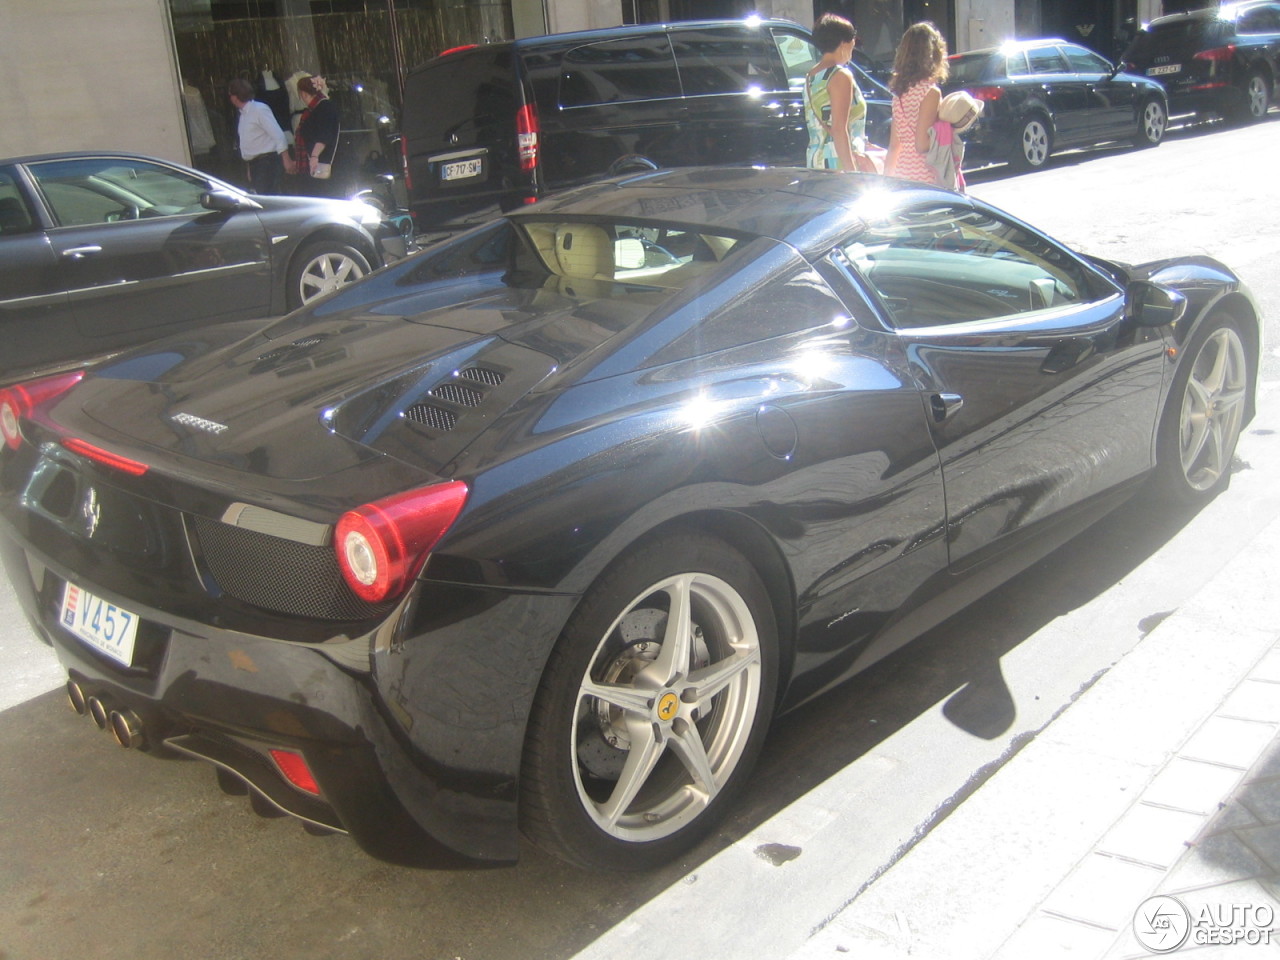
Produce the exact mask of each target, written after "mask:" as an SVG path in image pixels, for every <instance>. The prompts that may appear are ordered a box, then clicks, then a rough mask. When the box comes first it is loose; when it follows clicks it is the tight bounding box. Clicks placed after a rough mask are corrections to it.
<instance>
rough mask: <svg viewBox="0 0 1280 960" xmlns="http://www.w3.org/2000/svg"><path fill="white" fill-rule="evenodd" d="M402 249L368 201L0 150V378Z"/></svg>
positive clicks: (282, 306) (264, 300) (351, 269)
mask: <svg viewBox="0 0 1280 960" xmlns="http://www.w3.org/2000/svg"><path fill="white" fill-rule="evenodd" d="M404 252H405V249H404V238H403V237H402V236H401V235H400V233H399V231H397V230H395V229H393V228H391V227H389V226H388V225H386V224H384V223H383V222H382V218H381V215H380V214H379V213H378V212H377V211H376V210H374V209H373V208H372V207H370V206H369V205H367V204H362V203H351V202H348V201H343V200H321V199H316V198H313V197H259V196H250V195H248V194H246V193H244V192H243V191H241V190H239V189H237V188H235V187H233V186H230V185H229V184H226V183H223V182H221V181H219V180H216V179H214V178H213V177H210V176H209V175H208V174H205V173H200V172H199V171H197V170H192V169H190V168H188V167H184V166H181V165H179V164H176V163H169V162H167V161H164V160H156V159H153V158H150V157H141V156H136V155H133V154H127V153H66V154H46V155H42V156H31V157H17V158H14V159H9V160H0V335H2V336H3V342H4V350H3V351H0V382H3V381H4V380H6V379H12V378H13V377H14V376H17V375H19V374H21V373H22V372H23V371H26V370H30V369H31V368H34V367H38V366H43V365H47V364H55V363H61V362H67V361H76V360H81V359H84V358H86V357H91V356H94V355H98V354H103V353H107V352H109V351H111V350H116V349H120V348H121V347H126V346H131V345H134V344H138V343H144V342H146V341H148V340H153V339H155V338H157V337H160V336H163V335H164V334H166V333H170V332H173V331H175V330H182V329H185V328H190V327H204V326H206V325H208V324H210V323H218V322H223V321H227V320H241V319H244V318H246V317H263V316H268V315H271V314H279V313H283V312H284V311H285V310H287V309H292V308H294V307H297V306H300V305H301V304H303V303H306V302H308V301H310V300H312V299H314V298H316V297H318V296H322V295H324V294H326V293H329V292H331V291H333V290H335V289H337V288H338V287H340V286H342V285H343V284H345V283H348V282H350V281H352V280H355V279H358V278H359V277H362V276H364V275H365V274H366V273H368V272H369V271H370V270H371V269H373V268H374V267H377V266H381V265H382V264H383V263H384V262H385V261H386V260H387V259H388V257H390V256H393V255H395V254H397V253H398V254H399V255H401V256H403V255H404Z"/></svg>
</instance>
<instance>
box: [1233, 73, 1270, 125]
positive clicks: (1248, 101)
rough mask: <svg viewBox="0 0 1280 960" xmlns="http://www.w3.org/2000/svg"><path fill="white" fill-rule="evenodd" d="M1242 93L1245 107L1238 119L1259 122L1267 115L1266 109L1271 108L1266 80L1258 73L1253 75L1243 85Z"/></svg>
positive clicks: (1268, 86)
mask: <svg viewBox="0 0 1280 960" xmlns="http://www.w3.org/2000/svg"><path fill="white" fill-rule="evenodd" d="M1244 93H1245V107H1244V110H1243V111H1242V112H1241V115H1240V118H1241V119H1242V120H1244V121H1246V122H1249V121H1253V120H1261V119H1262V118H1263V117H1265V116H1266V115H1267V108H1268V107H1270V106H1271V87H1270V85H1269V84H1268V83H1267V78H1266V77H1264V76H1263V75H1262V74H1260V73H1255V74H1254V75H1253V76H1251V77H1250V78H1249V82H1248V83H1247V84H1246V85H1245V88H1244Z"/></svg>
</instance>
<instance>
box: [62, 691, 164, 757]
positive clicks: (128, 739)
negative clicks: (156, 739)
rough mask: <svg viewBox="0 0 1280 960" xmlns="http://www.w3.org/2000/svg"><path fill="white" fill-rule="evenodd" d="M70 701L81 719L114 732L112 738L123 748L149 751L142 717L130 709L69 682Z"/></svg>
mask: <svg viewBox="0 0 1280 960" xmlns="http://www.w3.org/2000/svg"><path fill="white" fill-rule="evenodd" d="M67 702H68V703H69V704H70V705H71V709H72V710H74V711H75V712H76V713H78V714H79V715H80V716H82V717H83V716H88V717H89V718H90V719H91V720H93V725H94V726H95V727H97V728H98V729H99V730H109V731H111V736H112V738H113V739H114V740H115V742H116V743H118V744H120V746H122V747H126V748H131V749H134V750H145V749H146V748H147V730H146V726H145V725H144V724H143V722H142V718H141V717H139V716H138V715H137V714H136V713H134V712H133V711H132V710H130V709H129V708H128V707H120V706H115V705H114V704H112V703H111V701H109V700H107V699H106V698H105V697H99V696H97V695H93V694H89V693H86V692H85V689H84V687H82V686H81V685H80V684H79V683H78V682H77V681H75V680H68V681H67Z"/></svg>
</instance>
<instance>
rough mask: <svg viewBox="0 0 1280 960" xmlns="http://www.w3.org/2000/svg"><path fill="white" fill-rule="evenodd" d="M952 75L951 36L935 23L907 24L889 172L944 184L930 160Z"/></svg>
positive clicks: (898, 62)
mask: <svg viewBox="0 0 1280 960" xmlns="http://www.w3.org/2000/svg"><path fill="white" fill-rule="evenodd" d="M946 79H947V42H946V40H944V39H943V38H942V34H941V33H939V32H938V28H937V27H935V26H934V25H933V24H932V23H917V24H914V25H912V26H911V27H910V28H908V30H907V32H906V33H904V34H903V35H902V41H901V42H900V43H899V44H898V53H897V56H895V57H894V59H893V76H891V77H890V78H889V90H890V92H892V93H893V129H892V130H890V132H889V156H888V158H887V159H886V160H885V165H884V172H885V173H887V174H888V175H889V176H891V177H902V178H903V179H904V180H919V181H921V182H923V183H932V184H940V181H939V179H938V174H937V171H935V170H934V169H933V167H931V166H930V165H929V163H928V161H927V160H925V154H926V153H927V152H928V150H929V128H930V127H932V126H933V124H934V123H935V122H936V121H937V119H938V103H939V102H940V101H941V100H942V90H941V89H940V88H939V86H938V84H940V83H942V82H943V81H944V80H946Z"/></svg>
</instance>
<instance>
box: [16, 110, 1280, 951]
mask: <svg viewBox="0 0 1280 960" xmlns="http://www.w3.org/2000/svg"><path fill="white" fill-rule="evenodd" d="M1277 135H1280V117H1277V116H1275V115H1274V114H1273V116H1272V118H1271V119H1270V120H1269V121H1268V122H1266V123H1263V124H1260V125H1258V126H1255V127H1251V128H1246V129H1240V130H1212V131H1209V130H1193V131H1179V132H1175V133H1174V135H1173V136H1172V137H1171V138H1170V139H1169V140H1168V141H1167V142H1166V143H1165V144H1164V145H1163V146H1161V147H1160V148H1158V149H1156V150H1154V151H1127V150H1126V151H1119V150H1116V151H1097V152H1093V153H1089V154H1081V155H1072V156H1068V157H1064V158H1059V159H1056V160H1054V161H1052V162H1051V164H1050V166H1049V168H1048V169H1046V170H1042V171H1039V172H1037V173H1035V174H1032V175H1025V176H1020V177H1008V178H1006V177H1004V175H1003V174H1000V173H992V174H979V175H977V176H975V177H974V178H973V179H972V182H971V189H972V192H973V193H975V194H976V195H978V196H980V197H982V198H984V199H987V200H990V201H992V202H994V203H995V204H997V205H998V206H1002V207H1004V208H1006V209H1008V210H1009V211H1010V212H1012V213H1014V214H1015V215H1017V216H1020V217H1023V218H1024V219H1026V220H1028V221H1030V222H1032V223H1035V224H1037V225H1038V226H1041V227H1043V228H1045V229H1047V230H1048V231H1049V232H1050V233H1052V234H1054V235H1055V236H1057V237H1059V238H1060V239H1062V240H1064V241H1066V242H1068V243H1070V244H1072V245H1073V246H1076V247H1078V248H1081V249H1084V250H1088V251H1090V252H1094V253H1098V254H1100V255H1103V256H1108V257H1112V258H1116V259H1123V260H1128V261H1131V262H1138V261H1142V260H1147V259H1153V258H1158V257H1162V256H1168V255H1172V254H1176V253H1186V252H1203V253H1208V254H1212V255H1214V256H1218V257H1219V258H1220V259H1223V260H1224V261H1225V262H1227V263H1229V264H1230V265H1232V266H1233V267H1235V268H1236V269H1237V270H1238V271H1239V272H1240V273H1241V274H1242V275H1243V276H1244V278H1245V280H1246V281H1247V282H1248V283H1249V284H1250V285H1251V287H1252V288H1253V290H1254V292H1255V293H1256V294H1257V295H1258V297H1259V298H1260V300H1261V301H1262V303H1263V308H1264V311H1265V312H1266V315H1267V316H1268V318H1269V322H1268V346H1267V347H1266V348H1265V349H1266V355H1265V357H1264V363H1263V369H1262V373H1263V380H1264V381H1266V382H1267V383H1268V384H1275V383H1276V382H1277V381H1280V354H1277V352H1276V345H1277V344H1280V338H1278V337H1277V336H1276V334H1277V332H1278V331H1277V324H1278V323H1280V271H1276V270H1275V267H1274V264H1275V263H1276V262H1277V255H1278V254H1280V226H1278V225H1277V224H1276V223H1275V220H1274V211H1275V210H1276V209H1278V208H1280V184H1278V183H1277V181H1276V179H1275V177H1274V175H1273V173H1272V171H1271V170H1270V169H1269V168H1270V166H1271V165H1272V160H1271V158H1272V157H1273V156H1274V153H1273V150H1274V144H1275V142H1276V138H1277ZM1222 171H1229V173H1227V174H1225V175H1224V173H1223V172H1222ZM1278 420H1280V416H1278V415H1277V409H1276V404H1274V403H1269V404H1268V406H1267V408H1266V411H1265V415H1264V416H1263V417H1262V418H1260V420H1259V421H1258V422H1256V423H1255V424H1254V425H1253V426H1252V427H1251V428H1250V434H1249V436H1248V437H1247V438H1246V443H1245V446H1244V448H1243V449H1244V451H1245V453H1244V454H1243V455H1242V457H1241V459H1240V461H1239V463H1238V469H1239V471H1240V473H1239V482H1236V483H1233V486H1232V488H1231V490H1230V491H1229V492H1228V494H1227V496H1229V497H1233V498H1236V499H1237V500H1238V509H1236V510H1232V511H1224V510H1218V511H1216V513H1215V516H1214V518H1213V522H1212V523H1207V522H1205V519H1204V517H1203V516H1202V517H1187V516H1176V515H1169V514H1167V513H1161V512H1157V511H1155V510H1152V509H1150V508H1149V507H1147V506H1146V505H1145V504H1143V503H1142V502H1141V501H1139V502H1137V503H1135V504H1134V505H1133V506H1131V507H1127V508H1125V509H1124V510H1122V511H1121V512H1120V513H1118V514H1116V515H1115V516H1114V517H1113V518H1112V519H1111V520H1110V521H1108V522H1107V523H1106V524H1103V525H1101V526H1099V527H1098V528H1096V529H1095V530H1094V531H1091V532H1090V533H1089V534H1087V535H1085V536H1083V537H1080V538H1078V539H1077V540H1075V541H1073V542H1072V543H1071V544H1068V545H1067V546H1066V547H1064V548H1063V549H1061V550H1059V551H1058V552H1057V553H1055V554H1054V555H1053V556H1052V557H1050V558H1048V559H1047V560H1045V561H1042V562H1041V563H1040V564H1038V565H1037V566H1035V567H1033V568H1032V569H1031V570H1029V571H1027V572H1026V573H1024V574H1022V575H1021V576H1019V577H1018V578H1016V579H1015V580H1013V581H1011V582H1010V583H1009V584H1007V585H1005V586H1004V587H1002V588H1001V589H1000V590H998V591H996V592H995V593H993V594H991V595H990V596H989V597H987V598H985V599H984V600H982V601H980V602H979V603H977V604H975V605H974V606H972V607H970V608H969V609H968V610H967V611H965V612H964V613H962V614H960V615H958V616H957V617H955V618H953V619H952V620H951V621H949V622H948V623H946V624H944V625H943V626H941V627H939V628H938V629H936V630H934V631H933V632H932V633H930V634H929V635H927V636H926V637H923V638H921V639H920V640H918V641H917V642H915V643H914V644H912V645H910V646H909V647H908V648H906V649H904V650H903V651H901V652H900V653H898V654H896V655H895V656H893V657H891V658H890V659H889V660H886V661H885V662H883V663H882V664H880V665H878V666H877V667H876V668H874V669H873V670H871V671H869V672H868V673H866V674H864V675H862V676H860V677H858V678H855V680H853V681H851V682H850V683H848V684H845V685H844V686H843V687H841V688H839V689H838V690H836V691H834V692H833V693H831V694H829V695H827V696H826V697H824V698H822V699H820V700H819V701H817V702H815V703H812V704H810V705H808V706H807V707H805V708H803V709H802V710H799V711H797V712H795V713H793V714H791V715H789V716H787V717H784V718H782V719H781V720H780V721H779V722H778V723H777V725H776V728H775V730H774V731H773V734H772V736H771V739H770V741H769V743H768V745H767V748H766V752H765V755H764V757H763V759H762V762H761V764H760V767H759V769H758V772H757V774H756V776H755V778H754V789H753V791H752V794H751V796H750V797H749V798H748V802H747V803H745V804H744V805H743V807H742V808H741V809H740V810H739V811H737V814H736V815H735V816H734V817H733V818H732V819H731V820H730V821H729V822H728V823H727V824H726V825H725V826H724V828H723V829H722V830H721V831H720V832H719V834H718V835H717V836H716V837H713V838H712V839H711V840H709V841H708V842H707V843H706V844H704V845H703V847H702V848H701V849H699V850H698V851H696V852H695V854H694V855H693V856H691V857H689V858H688V859H687V860H686V861H684V862H682V863H678V864H674V865H672V866H671V867H669V868H668V869H665V870H661V871H658V872H655V873H653V874H648V875H644V876H639V877H636V876H621V877H619V876H613V875H601V874H586V873H582V872H580V871H577V870H573V869H570V868H567V867H565V866H563V865H561V864H560V863H558V862H557V861H554V860H552V859H550V858H549V857H546V856H544V855H542V854H540V853H539V852H538V851H536V850H534V849H532V848H526V850H525V851H524V853H525V856H524V858H523V860H522V862H521V863H520V865H519V866H517V867H515V868H511V869H504V870H489V871H465V872H427V871H415V870H408V869H403V868H398V867H393V866H389V865H386V864H382V863H379V862H376V861H373V860H370V859H369V858H367V857H366V856H365V855H364V854H362V853H361V852H360V851H359V850H358V849H357V848H356V847H355V846H354V845H353V844H352V843H350V842H349V841H347V840H345V839H344V838H342V837H327V838H317V837H312V836H308V835H306V834H304V833H303V831H302V830H301V828H300V827H299V826H298V825H297V824H296V823H294V822H292V821H289V820H263V819H260V818H258V817H256V816H255V815H254V814H253V813H251V812H250V810H249V809H248V806H247V804H246V803H245V802H244V800H243V799H242V798H232V797H227V796H224V795H222V794H221V793H219V792H218V791H217V788H216V786H215V784H214V779H213V775H212V773H211V772H210V771H209V770H208V769H207V768H206V767H205V766H203V765H201V764H197V763H194V762H185V761H177V760H173V761H162V760H157V759H155V758H152V757H149V756H146V755H142V754H138V753H136V752H132V751H124V750H121V749H119V748H118V747H116V746H115V745H114V744H113V743H112V742H111V741H110V739H109V738H108V737H107V736H106V735H104V734H101V733H99V732H98V731H96V730H95V729H94V728H93V727H92V726H91V724H89V722H88V721H86V720H83V719H81V718H78V717H76V716H74V715H73V714H72V713H71V712H70V711H69V710H68V709H67V708H66V707H65V705H64V703H63V699H62V694H61V692H60V690H56V689H54V688H55V687H56V686H57V685H58V684H59V683H60V678H61V674H60V672H59V671H58V670H57V669H56V666H55V665H54V664H53V663H52V658H51V655H50V654H49V653H48V651H47V648H44V647H42V646H40V645H39V644H37V643H36V642H35V641H33V640H32V639H31V638H30V636H29V635H28V632H27V629H26V626H25V624H24V623H23V622H22V621H21V618H20V615H19V614H18V613H17V610H16V607H15V604H14V602H13V600H12V597H11V596H10V595H9V593H8V591H7V590H6V589H5V587H4V586H3V585H0V675H3V676H4V677H5V683H4V688H3V689H2V690H0V822H2V823H3V824H4V830H3V833H2V834H0V903H4V904H6V907H5V908H4V909H3V910H0V960H28V958H32V960H34V958H40V960H62V958H68V960H69V958H73V957H74V958H80V957H82V956H84V955H85V953H86V952H87V953H89V954H91V955H93V956H95V957H101V958H106V960H113V958H124V957H128V958H130V960H153V958H154V960H171V958H172V957H173V956H175V955H179V956H182V957H184V958H190V960H203V958H210V960H213V958H217V960H237V958H246V960H247V958H254V960H257V958H262V957H272V958H275V960H292V958H295V957H298V958H302V957H306V958H308V960H323V958H343V960H350V958H363V957H369V958H374V957H377V958H379V960H397V958H415V960H430V958H466V960H508V958H511V960H515V958H519V960H526V958H529V957H540V958H557V957H568V956H571V955H572V954H573V953H574V952H576V951H577V950H578V949H580V948H582V947H583V946H585V945H587V944H588V943H590V942H591V941H592V940H593V939H594V938H595V937H596V936H598V935H599V934H600V933H601V932H602V931H603V930H605V929H606V928H608V927H610V926H612V925H613V924H615V923H616V922H618V921H619V920H621V919H622V918H624V917H626V916H627V915H628V914H629V913H630V912H631V911H632V910H634V909H635V908H637V907H639V906H641V905H642V904H644V903H645V902H646V901H647V900H649V899H650V898H651V897H652V896H653V895H654V894H655V893H657V892H658V891H660V890H662V889H664V888H665V887H667V886H669V885H671V884H675V883H680V882H682V881H683V880H684V879H685V878H686V874H687V873H688V872H690V871H696V869H697V867H698V864H699V863H700V862H702V861H703V860H704V859H705V858H707V857H709V856H710V855H712V854H713V853H715V852H716V851H717V850H718V849H720V848H721V847H723V846H724V845H726V844H728V843H732V842H733V841H735V840H736V839H738V838H739V837H741V836H743V835H744V834H745V833H747V832H748V831H749V830H750V829H751V828H752V827H754V826H756V825H757V824H759V823H761V822H763V821H764V820H765V819H767V818H768V817H770V816H772V815H774V814H775V813H777V812H778V811H780V810H783V809H784V808H785V807H786V806H787V805H788V804H789V803H790V802H791V801H792V800H794V799H796V798H797V797H799V796H800V795H801V794H803V793H804V792H805V791H807V790H809V789H810V788H812V787H813V786H815V785H817V784H819V783H821V782H822V781H823V780H824V779H825V778H827V777H828V776H830V775H831V774H832V773H834V772H835V771H837V770H840V769H843V768H844V767H846V766H848V765H849V764H851V763H859V762H862V763H866V758H868V757H874V756H875V754H876V748H877V747H878V746H879V745H880V744H882V743H884V741H885V740H886V739H888V738H889V737H890V736H891V735H894V734H901V733H904V732H905V733H907V734H909V736H907V737H905V738H904V737H901V736H900V737H899V738H898V740H899V741H905V742H908V743H910V744H911V746H910V747H909V748H907V752H906V753H902V752H900V753H899V760H898V762H897V763H896V765H895V764H887V763H886V764H881V765H878V766H876V765H871V764H868V776H867V781H866V782H867V788H866V791H865V794H866V801H865V821H866V833H867V844H866V847H865V849H863V850H861V851H859V853H858V855H857V856H856V857H855V858H854V859H853V860H852V861H851V862H850V865H849V869H850V871H851V872H852V873H853V875H865V876H866V877H868V878H870V877H871V876H873V875H875V873H876V872H877V871H878V870H881V869H883V868H884V866H886V865H887V864H888V863H890V862H892V860H893V859H894V858H895V857H896V856H899V855H900V853H901V850H902V849H903V846H904V843H905V842H909V840H910V838H911V837H913V836H916V835H918V834H919V832H920V831H921V830H927V829H928V826H929V824H930V823H931V822H934V821H936V819H937V817H938V816H939V815H940V813H941V812H944V811H945V810H946V809H947V808H948V806H949V805H954V804H955V803H957V802H963V797H964V795H965V793H966V791H967V790H968V789H970V788H971V786H972V785H973V784H974V783H976V782H978V781H979V780H980V779H981V778H982V777H984V776H985V775H987V774H988V773H989V772H990V770H991V769H992V766H993V765H996V764H999V763H1000V762H1001V760H1002V758H1003V757H1004V756H1006V755H1007V754H1008V752H1009V751H1010V749H1011V745H1012V744H1014V743H1015V742H1017V741H1019V739H1020V738H1025V737H1026V736H1028V735H1030V734H1031V733H1034V731H1035V730H1036V729H1038V728H1039V727H1040V726H1043V724H1044V723H1045V722H1047V721H1048V719H1049V718H1050V717H1051V716H1052V715H1053V714H1054V713H1056V712H1057V711H1058V710H1059V709H1061V707H1062V706H1063V705H1064V704H1066V703H1068V702H1069V701H1070V699H1071V698H1072V697H1073V696H1075V695H1076V694H1077V693H1078V692H1079V691H1080V690H1081V689H1083V688H1084V687H1085V686H1086V685H1087V684H1089V683H1090V682H1091V681H1092V680H1093V679H1094V678H1095V677H1096V676H1097V675H1098V674H1099V673H1100V672H1101V671H1104V670H1106V669H1107V668H1108V667H1109V666H1110V665H1111V664H1112V663H1113V662H1115V660H1116V659H1118V658H1119V657H1120V656H1123V654H1124V653H1125V652H1126V651H1125V648H1124V647H1125V643H1126V642H1128V641H1121V642H1119V643H1117V642H1116V641H1115V640H1114V639H1113V640H1106V641H1104V640H1101V639H1099V638H1100V637H1101V636H1102V631H1098V630H1095V629H1092V627H1093V626H1094V625H1096V624H1097V623H1098V622H1099V619H1098V618H1107V619H1108V620H1113V619H1114V618H1122V622H1126V623H1131V624H1132V630H1131V635H1132V636H1131V640H1132V642H1136V640H1137V639H1138V638H1139V637H1140V636H1141V635H1142V632H1143V631H1144V630H1149V629H1150V627H1151V626H1152V625H1153V624H1154V623H1155V622H1158V620H1159V618H1160V617H1161V616H1163V615H1164V614H1165V613H1167V611H1169V610H1171V609H1173V608H1174V607H1176V606H1177V603H1178V599H1179V596H1180V595H1181V594H1182V592H1183V591H1185V590H1186V589H1188V587H1190V586H1192V585H1194V584H1195V583H1197V582H1201V581H1202V580H1204V579H1207V578H1208V577H1209V576H1211V575H1212V572H1213V571H1214V570H1216V569H1217V567H1218V566H1220V565H1221V563H1222V562H1224V561H1225V558H1227V557H1229V556H1230V555H1231V554H1232V553H1233V552H1234V549H1233V547H1234V545H1236V544H1238V543H1240V542H1242V541H1243V539H1245V538H1247V537H1248V536H1249V535H1250V534H1251V533H1252V532H1253V531H1254V530H1256V529H1257V528H1258V527H1259V526H1260V525H1261V523H1262V521H1263V520H1264V519H1265V518H1266V517H1267V516H1271V515H1274V513H1275V512H1277V511H1280V502H1278V501H1277V495H1276V494H1275V493H1273V492H1272V491H1271V487H1272V486H1274V484H1270V483H1267V482H1263V481H1262V476H1263V475H1264V473H1265V472H1268V471H1269V470H1270V467H1271V465H1272V463H1273V462H1274V461H1273V460H1272V459H1271V457H1272V453H1271V449H1270V445H1269V441H1268V440H1267V438H1268V437H1270V436H1272V434H1273V433H1274V431H1275V430H1276V429H1278V428H1280V423H1277V421H1278ZM1250 450H1256V451H1257V454H1256V455H1251V454H1249V453H1248V451H1250ZM1250 456H1253V462H1250V459H1249V458H1250ZM1220 503H1221V501H1220ZM720 919H721V920H723V918H720ZM741 921H742V922H743V923H746V924H749V923H751V922H752V918H751V916H749V915H745V912H744V916H743V917H742V918H741ZM696 939H697V938H696V936H691V937H690V941H691V942H692V941H696ZM694 954H695V955H696V950H695V951H694Z"/></svg>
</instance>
